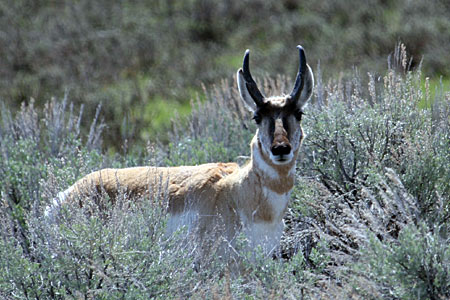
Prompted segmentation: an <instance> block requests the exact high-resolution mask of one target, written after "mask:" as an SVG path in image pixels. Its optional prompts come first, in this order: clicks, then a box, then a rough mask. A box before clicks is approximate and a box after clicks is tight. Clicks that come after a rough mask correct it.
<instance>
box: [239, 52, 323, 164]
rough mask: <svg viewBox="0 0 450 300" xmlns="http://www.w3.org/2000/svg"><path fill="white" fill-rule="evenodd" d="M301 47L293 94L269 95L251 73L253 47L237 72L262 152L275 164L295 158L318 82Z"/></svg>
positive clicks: (291, 161) (287, 162) (285, 162)
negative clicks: (256, 127) (305, 113)
mask: <svg viewBox="0 0 450 300" xmlns="http://www.w3.org/2000/svg"><path fill="white" fill-rule="evenodd" d="M297 49H298V50H299V56H300V62H299V68H298V73H297V78H296V79H295V84H294V88H293V89H292V92H291V93H290V94H289V95H282V96H272V97H265V96H264V95H263V94H262V93H261V92H260V91H259V89H258V87H257V85H256V82H255V81H254V80H253V78H252V75H251V74H250V67H249V55H250V51H249V50H247V51H246V52H245V56H244V63H243V68H241V69H239V70H238V72H237V83H238V88H239V93H240V95H241V98H242V99H243V100H244V102H245V104H246V106H247V107H248V109H249V110H250V111H252V112H253V119H254V120H255V122H256V124H257V125H258V131H257V133H256V136H257V139H258V143H259V147H260V148H261V152H262V155H263V156H264V157H266V158H268V159H269V160H270V162H271V164H274V165H287V164H292V163H293V162H294V161H295V159H296V157H297V153H298V150H299V147H300V144H301V141H302V139H303V131H302V128H301V126H300V121H301V119H302V114H303V111H302V109H303V107H304V106H305V104H306V102H307V101H308V99H309V98H310V96H311V93H312V89H313V86H314V78H313V73H312V71H311V68H310V67H309V66H308V65H307V64H306V57H305V52H304V50H303V48H302V47H301V46H300V45H299V46H297Z"/></svg>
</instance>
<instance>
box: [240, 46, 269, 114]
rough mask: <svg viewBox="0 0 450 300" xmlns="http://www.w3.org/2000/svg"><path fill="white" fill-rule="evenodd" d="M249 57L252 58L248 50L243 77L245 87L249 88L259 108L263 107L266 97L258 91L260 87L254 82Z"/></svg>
mask: <svg viewBox="0 0 450 300" xmlns="http://www.w3.org/2000/svg"><path fill="white" fill-rule="evenodd" d="M249 57H250V50H248V49H247V51H245V55H244V64H243V71H244V72H243V75H244V80H245V85H246V87H247V90H248V92H249V94H250V96H252V98H253V101H255V103H256V105H257V106H261V105H263V104H264V96H263V95H262V94H261V92H260V91H259V89H258V86H257V85H256V82H255V81H254V80H253V78H252V75H251V74H250V67H249V60H250V59H249Z"/></svg>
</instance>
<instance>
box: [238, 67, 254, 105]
mask: <svg viewBox="0 0 450 300" xmlns="http://www.w3.org/2000/svg"><path fill="white" fill-rule="evenodd" d="M236 78H237V85H238V89H239V94H240V95H241V99H242V100H244V103H245V106H246V107H247V109H248V110H250V111H251V112H255V111H256V103H255V101H254V100H253V97H252V96H251V95H250V92H249V91H248V89H247V84H246V82H245V79H244V71H242V68H241V69H239V70H238V71H237V75H236Z"/></svg>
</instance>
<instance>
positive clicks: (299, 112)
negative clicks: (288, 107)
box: [294, 109, 303, 122]
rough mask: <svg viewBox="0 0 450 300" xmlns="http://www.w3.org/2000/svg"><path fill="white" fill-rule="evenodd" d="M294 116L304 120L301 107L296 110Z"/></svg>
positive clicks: (298, 119)
mask: <svg viewBox="0 0 450 300" xmlns="http://www.w3.org/2000/svg"><path fill="white" fill-rule="evenodd" d="M294 116H295V118H296V119H297V121H299V122H300V121H301V120H302V116H303V111H301V110H300V109H297V110H296V111H295V112H294Z"/></svg>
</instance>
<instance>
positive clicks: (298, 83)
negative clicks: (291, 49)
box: [290, 45, 307, 102]
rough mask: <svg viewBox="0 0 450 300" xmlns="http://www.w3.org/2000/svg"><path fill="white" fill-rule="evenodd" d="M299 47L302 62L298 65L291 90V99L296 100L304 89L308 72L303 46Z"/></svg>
mask: <svg viewBox="0 0 450 300" xmlns="http://www.w3.org/2000/svg"><path fill="white" fill-rule="evenodd" d="M297 49H298V51H299V57H300V62H299V66H298V73H297V78H296V79H295V84H294V88H293V89H292V92H291V95H290V96H291V101H292V102H296V101H297V100H298V98H299V97H300V94H301V92H302V90H303V85H304V84H305V74H306V69H307V67H306V56H305V51H304V50H303V47H302V46H300V45H298V46H297Z"/></svg>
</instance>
